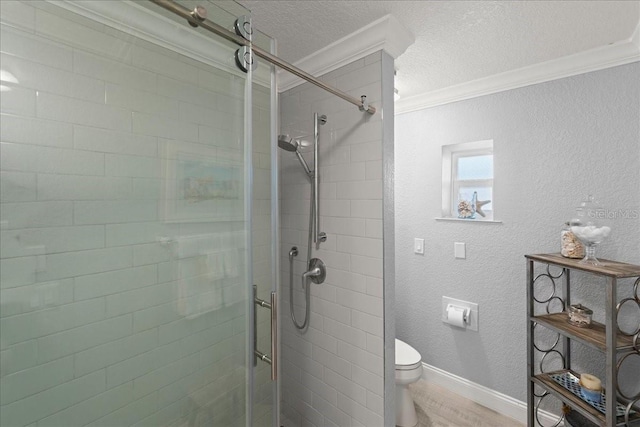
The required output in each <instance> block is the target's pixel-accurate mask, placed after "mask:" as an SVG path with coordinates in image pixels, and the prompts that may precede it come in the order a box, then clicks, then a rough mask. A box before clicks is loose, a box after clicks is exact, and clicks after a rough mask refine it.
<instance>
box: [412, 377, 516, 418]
mask: <svg viewBox="0 0 640 427" xmlns="http://www.w3.org/2000/svg"><path fill="white" fill-rule="evenodd" d="M409 389H410V390H411V395H412V396H413V399H414V402H415V405H416V413H417V414H418V426H419V427H524V424H521V423H519V422H517V421H515V420H513V419H512V418H509V417H506V416H504V415H501V414H499V413H497V412H495V411H493V410H491V409H489V408H486V407H484V406H482V405H479V404H477V403H475V402H473V401H471V400H468V399H465V398H464V397H461V396H459V395H457V394H455V393H452V392H450V391H449V390H447V389H445V388H442V387H440V386H438V385H435V384H433V383H427V382H426V381H424V380H420V381H418V382H416V383H414V384H411V385H410V386H409Z"/></svg>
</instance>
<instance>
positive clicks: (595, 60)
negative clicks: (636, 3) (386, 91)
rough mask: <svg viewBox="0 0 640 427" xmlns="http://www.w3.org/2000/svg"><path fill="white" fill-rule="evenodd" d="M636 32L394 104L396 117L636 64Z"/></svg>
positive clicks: (638, 56)
mask: <svg viewBox="0 0 640 427" xmlns="http://www.w3.org/2000/svg"><path fill="white" fill-rule="evenodd" d="M638 28H640V25H639V26H637V27H636V30H635V32H634V34H633V36H632V37H630V38H629V39H627V40H624V41H621V42H617V43H613V44H610V45H607V46H602V47H597V48H594V49H589V50H586V51H584V52H580V53H576V54H573V55H568V56H565V57H562V58H558V59H553V60H550V61H545V62H541V63H539V64H534V65H530V66H527V67H523V68H518V69H516V70H511V71H506V72H504V73H499V74H495V75H492V76H489V77H485V78H482V79H477V80H473V81H470V82H466V83H462V84H459V85H455V86H450V87H446V88H443V89H438V90H434V91H432V92H427V93H424V94H419V95H414V96H411V97H407V98H401V99H400V100H398V101H396V104H395V112H396V114H402V113H409V112H411V111H417V110H423V109H425V108H430V107H435V106H438V105H443V104H449V103H451V102H456V101H462V100H465V99H471V98H476V97H479V96H484V95H490V94H492V93H498V92H503V91H506V90H511V89H517V88H520V87H525V86H530V85H534V84H538V83H544V82H548V81H551V80H556V79H561V78H564V77H570V76H575V75H578V74H584V73H588V72H591V71H598V70H603V69H606V68H611V67H615V66H618V65H624V64H630V63H632V62H637V61H640V42H639V35H638Z"/></svg>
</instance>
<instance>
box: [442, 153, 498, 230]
mask: <svg viewBox="0 0 640 427" xmlns="http://www.w3.org/2000/svg"><path fill="white" fill-rule="evenodd" d="M442 215H443V216H444V217H449V218H461V219H475V220H492V219H493V141H492V140H489V141H475V142H467V143H463V144H455V145H445V146H443V147H442Z"/></svg>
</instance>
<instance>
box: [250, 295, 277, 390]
mask: <svg viewBox="0 0 640 427" xmlns="http://www.w3.org/2000/svg"><path fill="white" fill-rule="evenodd" d="M253 303H254V304H253V355H254V359H253V366H256V365H257V364H258V360H261V361H263V362H265V363H268V364H269V365H271V380H272V381H275V380H277V379H278V300H277V294H276V293H275V292H271V301H270V302H267V301H265V300H263V299H260V298H258V287H257V286H256V285H253ZM257 306H260V307H263V308H266V309H269V310H271V356H269V355H268V354H265V353H263V352H261V351H260V350H258V317H257V313H256V307H257Z"/></svg>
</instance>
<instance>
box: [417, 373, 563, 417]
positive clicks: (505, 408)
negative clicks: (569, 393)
mask: <svg viewBox="0 0 640 427" xmlns="http://www.w3.org/2000/svg"><path fill="white" fill-rule="evenodd" d="M422 367H423V369H422V379H423V380H425V381H427V382H429V383H433V384H437V385H439V386H441V387H444V388H446V389H447V390H449V391H452V392H453V393H456V394H458V395H460V396H462V397H464V398H466V399H469V400H472V401H474V402H476V403H478V404H480V405H482V406H485V407H487V408H489V409H492V410H494V411H496V412H497V413H499V414H502V415H505V416H507V417H509V418H513V419H514V420H516V421H518V422H520V423H522V424H525V425H526V424H527V404H526V403H525V402H522V401H520V400H518V399H514V398H513V397H510V396H507V395H506V394H502V393H500V392H497V391H495V390H492V389H490V388H488V387H485V386H483V385H480V384H476V383H474V382H472V381H469V380H467V379H465V378H462V377H459V376H457V375H454V374H451V373H449V372H446V371H443V370H442V369H439V368H436V367H435V366H431V365H427V364H426V363H422ZM538 415H539V416H540V421H541V422H542V423H544V425H555V424H556V423H557V422H558V417H557V416H556V415H554V414H552V413H550V412H546V411H540V412H539V414H538ZM561 425H562V424H561Z"/></svg>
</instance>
